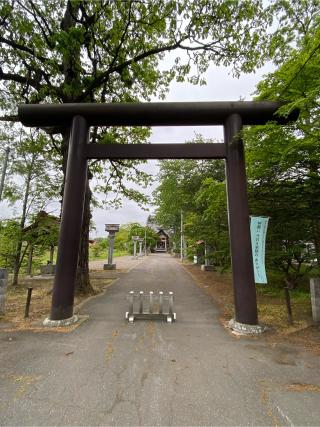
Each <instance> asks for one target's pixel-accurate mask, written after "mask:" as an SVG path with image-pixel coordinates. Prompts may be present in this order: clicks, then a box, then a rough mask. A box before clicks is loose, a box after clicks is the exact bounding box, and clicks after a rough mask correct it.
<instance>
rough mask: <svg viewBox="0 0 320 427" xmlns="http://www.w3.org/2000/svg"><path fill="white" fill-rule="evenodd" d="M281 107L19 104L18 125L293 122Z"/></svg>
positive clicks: (263, 104) (226, 103)
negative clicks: (78, 119)
mask: <svg viewBox="0 0 320 427" xmlns="http://www.w3.org/2000/svg"><path fill="white" fill-rule="evenodd" d="M280 106H281V103H279V102H272V101H224V102H220V101H219V102H148V103H110V104H95V103H85V104H71V103H70V104H23V105H20V106H19V109H18V114H19V119H20V121H21V122H22V123H23V124H24V125H25V126H37V127H54V126H57V127H61V126H71V123H72V119H73V117H74V116H82V117H84V118H85V119H86V122H87V125H88V126H195V125H198V126H210V125H223V124H224V123H225V121H226V119H227V118H228V117H229V116H230V115H232V114H239V115H240V116H241V119H242V124H243V125H262V124H265V123H266V122H267V121H270V120H274V121H276V122H277V123H279V124H284V123H286V122H287V121H291V120H295V119H296V118H297V115H298V113H297V112H296V111H295V112H293V113H292V114H290V116H289V117H286V118H284V117H280V116H278V115H276V112H277V110H278V109H279V107H280Z"/></svg>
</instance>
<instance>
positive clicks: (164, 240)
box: [148, 216, 170, 252]
mask: <svg viewBox="0 0 320 427" xmlns="http://www.w3.org/2000/svg"><path fill="white" fill-rule="evenodd" d="M148 227H150V228H152V230H154V231H155V232H156V233H157V234H158V240H157V243H156V245H155V247H154V248H151V251H152V252H168V251H169V249H170V239H169V233H168V232H167V231H166V230H164V229H163V228H161V227H160V226H159V225H158V224H156V223H155V221H154V218H153V217H152V216H149V218H148Z"/></svg>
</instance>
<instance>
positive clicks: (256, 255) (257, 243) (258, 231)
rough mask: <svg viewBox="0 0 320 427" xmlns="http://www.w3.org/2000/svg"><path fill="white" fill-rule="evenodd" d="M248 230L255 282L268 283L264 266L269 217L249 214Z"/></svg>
mask: <svg viewBox="0 0 320 427" xmlns="http://www.w3.org/2000/svg"><path fill="white" fill-rule="evenodd" d="M250 218H251V221H250V232H251V246H252V258H253V269H254V281H255V283H268V281H267V275H266V266H265V254H266V236H267V229H268V222H269V218H268V217H265V216H251V217H250Z"/></svg>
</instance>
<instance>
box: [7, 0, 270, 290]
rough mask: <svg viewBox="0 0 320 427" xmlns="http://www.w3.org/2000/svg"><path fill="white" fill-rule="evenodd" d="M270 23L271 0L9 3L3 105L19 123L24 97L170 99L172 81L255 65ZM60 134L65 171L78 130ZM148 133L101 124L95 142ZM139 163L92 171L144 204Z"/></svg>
mask: <svg viewBox="0 0 320 427" xmlns="http://www.w3.org/2000/svg"><path fill="white" fill-rule="evenodd" d="M271 21H272V14H271V12H270V10H268V9H264V8H263V1H262V0H257V1H255V2H252V1H251V0H234V1H229V0H221V1H219V2H212V1H208V0H199V1H197V2H195V1H193V0H179V1H174V0H171V1H169V0H168V1H166V0H161V1H157V2H154V1H146V2H144V1H133V0H126V1H123V0H114V1H107V0H103V1H83V0H52V1H42V0H26V1H22V0H3V1H2V2H1V5H0V28H1V35H0V57H1V62H0V90H1V95H2V96H1V101H0V103H1V107H2V110H3V112H4V116H5V117H4V119H14V117H13V116H14V115H15V114H16V104H17V103H20V102H29V103H30V102H31V103H41V102H60V103H70V102H123V101H126V102H132V101H141V100H149V99H150V97H151V96H153V95H156V96H157V97H163V96H164V94H165V92H166V90H167V88H168V85H169V83H170V81H171V80H172V79H173V78H176V79H177V80H178V81H183V80H184V79H186V78H188V79H189V80H190V81H191V82H192V83H203V81H202V80H201V74H202V73H203V72H204V71H205V70H206V69H207V68H208V66H209V64H215V65H228V66H231V67H232V68H233V71H234V73H236V74H239V73H240V72H242V71H244V72H249V71H252V70H253V69H255V67H257V66H259V65H261V64H262V63H263V61H264V60H265V58H266V41H267V39H268V38H269V36H268V34H267V31H266V30H267V28H268V26H269V25H270V23H271ZM174 50H176V51H178V50H179V51H180V52H182V53H183V55H180V56H177V57H176V59H175V61H174V63H173V65H172V66H170V67H168V68H167V69H162V70H160V68H159V64H160V61H161V60H162V59H163V58H164V55H165V53H166V52H170V51H174ZM191 65H193V66H194V68H193V69H194V70H195V72H194V73H193V74H192V73H190V72H191ZM187 76H188V77H187ZM52 133H55V134H56V133H58V134H61V136H60V137H58V136H57V135H55V136H52V147H53V148H54V149H55V150H56V151H57V153H59V155H60V156H61V157H62V159H63V161H62V170H63V172H64V173H65V169H66V159H67V147H68V138H69V134H68V131H67V130H66V129H64V130H61V129H54V130H51V134H52ZM147 135H148V130H143V129H142V130H141V129H139V130H136V131H131V130H128V129H117V130H114V129H101V130H97V129H93V132H92V134H91V142H100V143H110V142H111V143H112V142H119V141H124V142H126V143H141V142H143V141H144V140H145V138H146V136H147ZM104 165H106V166H104ZM135 165H136V163H133V162H125V161H122V162H119V161H113V162H111V164H110V163H102V162H100V164H99V165H98V164H97V162H94V166H92V167H91V172H89V175H88V176H89V178H90V177H91V176H92V172H96V173H97V174H99V176H100V177H103V176H106V177H107V181H106V182H103V183H99V186H98V188H100V189H103V190H105V191H110V189H116V193H118V194H119V195H121V194H125V195H128V196H129V197H132V198H135V199H136V200H137V201H140V202H143V201H144V200H145V198H143V196H142V195H141V193H138V192H136V191H135V190H134V189H133V188H131V189H129V190H128V189H127V186H126V185H125V180H124V178H125V177H126V176H129V179H131V180H135V179H136V180H137V181H138V182H142V183H144V184H145V183H147V180H148V177H147V176H146V175H145V174H143V173H141V172H137V173H136V174H132V171H133V170H134V166H135ZM108 177H110V179H109V178H108ZM90 200H91V191H90V188H89V184H88V187H87V192H86V200H85V207H84V219H83V229H82V233H81V236H82V242H81V248H80V252H79V258H78V259H79V265H78V275H77V289H78V291H79V292H84V291H86V290H87V289H89V288H90V285H89V277H88V264H87V261H88V238H89V225H90ZM89 290H90V289H89Z"/></svg>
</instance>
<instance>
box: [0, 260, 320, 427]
mask: <svg viewBox="0 0 320 427" xmlns="http://www.w3.org/2000/svg"><path fill="white" fill-rule="evenodd" d="M133 289H134V290H146V291H149V290H154V291H159V290H164V291H169V290H172V291H174V293H175V301H176V304H175V310H176V312H177V317H178V320H177V322H176V323H175V324H172V325H170V324H166V323H164V322H154V321H136V322H135V323H134V324H128V323H127V322H126V321H125V320H124V315H125V311H126V310H127V301H126V295H127V293H128V292H129V291H130V290H133ZM82 313H83V314H88V315H89V316H90V318H89V320H87V321H86V322H84V323H83V324H82V325H81V326H80V327H78V328H77V329H76V330H74V331H73V332H72V333H69V334H61V333H54V332H41V333H32V332H17V333H10V334H8V333H4V332H2V333H0V424H1V425H37V426H39V425H46V426H47V425H56V426H62V425H73V426H74V425H82V426H83V425H90V426H91V425H92V426H95V425H110V426H111V425H112V426H125V425H127V426H138V425H143V426H144V425H146V426H171V425H178V426H211V425H268V426H269V425H271V426H275V425H287V426H292V425H319V424H320V393H319V389H318V392H317V391H316V390H317V387H316V386H318V387H319V384H320V369H319V368H320V363H319V360H318V359H317V358H315V357H314V356H312V355H311V354H308V353H304V352H302V351H301V350H298V349H296V348H293V347H289V346H285V345H282V346H275V347H272V346H270V345H268V343H267V341H266V340H265V338H262V339H261V338H259V339H257V338H236V337H234V336H232V335H231V334H230V333H229V332H228V331H226V330H225V329H224V328H223V327H222V326H221V325H220V324H219V322H218V319H217V317H218V312H217V308H216V307H215V305H214V304H213V302H212V301H211V300H210V299H209V297H207V296H206V295H205V294H204V293H203V292H202V290H201V289H200V288H198V287H197V286H196V284H195V283H194V281H193V279H192V278H191V277H190V276H189V275H188V273H187V272H186V271H185V270H184V269H183V267H182V266H181V265H179V262H178V261H177V260H175V259H173V258H170V257H169V256H168V255H150V256H148V257H147V258H145V259H144V260H142V261H141V262H139V263H138V264H137V265H136V266H135V267H134V268H133V269H131V270H130V271H129V272H127V273H125V274H122V275H121V277H120V279H118V280H117V281H116V282H115V283H114V284H113V285H112V286H110V287H109V288H108V289H107V291H106V293H105V294H104V295H102V296H99V297H97V298H95V299H92V300H91V301H89V302H88V303H87V304H86V305H85V306H84V307H83V308H82ZM296 390H297V391H296ZM312 390H314V391H312Z"/></svg>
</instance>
